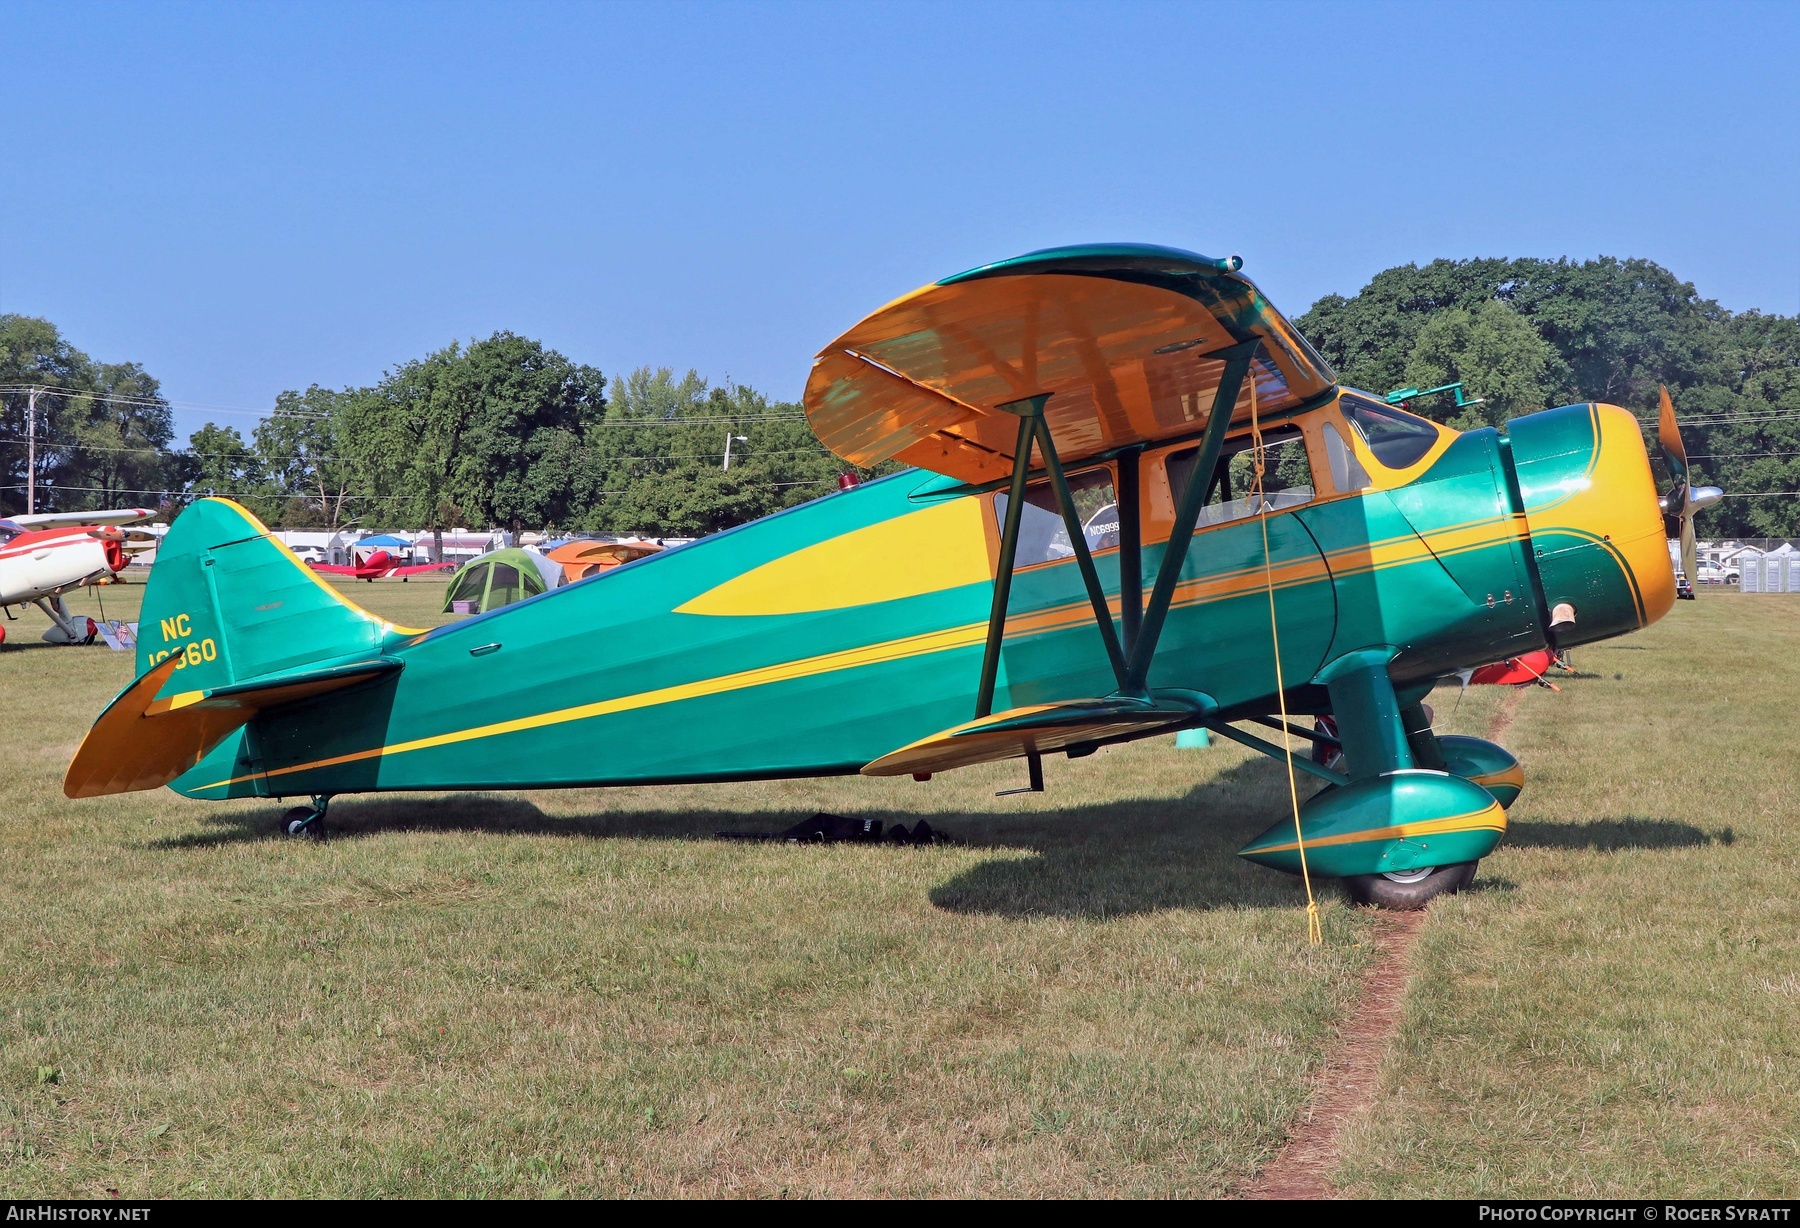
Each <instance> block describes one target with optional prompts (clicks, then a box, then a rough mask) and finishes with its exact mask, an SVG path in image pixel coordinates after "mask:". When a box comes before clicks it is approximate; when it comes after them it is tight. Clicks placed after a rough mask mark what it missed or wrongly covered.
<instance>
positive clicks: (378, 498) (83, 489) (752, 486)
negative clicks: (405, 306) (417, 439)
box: [0, 477, 837, 502]
mask: <svg viewBox="0 0 1800 1228" xmlns="http://www.w3.org/2000/svg"><path fill="white" fill-rule="evenodd" d="M836 481H837V479H836V478H835V477H831V478H805V479H802V480H799V481H794V482H746V483H744V488H745V489H748V490H785V489H788V488H790V487H795V486H824V485H826V484H828V483H834V482H836ZM24 489H25V487H24V486H22V485H19V486H0V490H24ZM39 489H40V490H42V491H44V492H46V493H48V492H54V491H76V492H79V493H82V494H101V495H160V496H163V497H165V498H169V497H179V498H190V499H204V498H208V497H210V496H213V495H217V496H220V497H222V498H226V499H263V498H270V497H274V498H279V499H317V498H321V497H322V498H327V499H334V500H337V499H366V500H368V501H370V502H389V501H393V500H403V499H412V498H415V497H416V496H414V495H363V494H354V493H350V492H344V493H342V494H336V493H334V494H330V495H325V496H320V495H317V494H314V493H312V492H310V491H270V490H214V489H207V490H202V489H199V488H197V487H196V488H193V489H189V490H172V489H168V490H144V489H134V488H132V487H108V486H41V487H39ZM593 493H594V494H596V495H601V496H605V495H624V494H630V493H631V491H630V489H629V488H627V489H624V490H597V491H595V492H593Z"/></svg>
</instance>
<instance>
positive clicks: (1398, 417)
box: [1338, 396, 1438, 469]
mask: <svg viewBox="0 0 1800 1228" xmlns="http://www.w3.org/2000/svg"><path fill="white" fill-rule="evenodd" d="M1338 404H1339V406H1340V407H1341V408H1342V409H1343V411H1344V417H1346V418H1348V419H1350V421H1351V423H1352V424H1354V425H1355V427H1356V429H1357V431H1358V432H1359V433H1360V434H1361V435H1362V437H1363V442H1364V443H1366V444H1368V445H1369V451H1371V452H1373V453H1374V454H1375V459H1376V460H1378V461H1380V462H1381V463H1382V464H1384V465H1386V466H1387V467H1388V468H1389V469H1405V468H1406V467H1407V466H1408V465H1413V464H1417V463H1418V460H1419V458H1420V457H1422V456H1424V455H1425V454H1426V453H1427V452H1429V451H1431V449H1432V447H1433V445H1435V444H1436V443H1437V441H1438V429H1437V427H1436V426H1435V425H1433V424H1432V423H1430V422H1427V421H1426V420H1425V419H1423V418H1420V417H1417V416H1415V415H1413V414H1409V413H1407V412H1406V411H1405V410H1403V409H1395V408H1394V407H1393V406H1392V405H1383V404H1381V403H1380V402H1377V401H1365V400H1363V399H1362V398H1361V397H1352V396H1346V397H1344V398H1343V399H1342V400H1341V401H1339V402H1338Z"/></svg>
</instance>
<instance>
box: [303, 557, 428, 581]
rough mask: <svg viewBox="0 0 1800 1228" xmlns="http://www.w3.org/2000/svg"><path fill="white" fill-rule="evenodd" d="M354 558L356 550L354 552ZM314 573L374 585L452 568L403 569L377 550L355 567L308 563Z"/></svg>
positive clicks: (423, 565) (414, 566) (422, 566)
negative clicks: (342, 577) (397, 578)
mask: <svg viewBox="0 0 1800 1228" xmlns="http://www.w3.org/2000/svg"><path fill="white" fill-rule="evenodd" d="M352 557H354V549H353V550H352ZM307 566H308V567H311V568H312V569H313V570H314V571H323V572H329V573H330V574H331V575H334V576H353V577H355V578H356V579H358V580H367V581H368V582H369V583H371V584H373V583H374V582H375V581H377V580H390V579H392V578H393V577H395V576H399V577H400V578H401V579H402V580H404V579H406V577H408V576H417V575H421V574H423V573H425V572H428V571H442V570H444V569H445V568H447V567H449V566H451V564H449V563H415V564H411V565H409V566H405V567H402V566H401V565H400V561H399V560H398V559H396V558H395V557H394V556H393V555H391V554H389V553H388V552H387V551H386V550H376V551H374V552H373V553H372V554H367V555H364V556H363V557H362V558H361V559H359V560H358V561H357V564H356V566H354V567H340V566H338V565H337V564H335V563H308V564H307Z"/></svg>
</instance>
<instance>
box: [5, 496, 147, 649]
mask: <svg viewBox="0 0 1800 1228" xmlns="http://www.w3.org/2000/svg"><path fill="white" fill-rule="evenodd" d="M155 516H156V513H155V512H153V511H151V510H150V509H149V508H143V507H129V508H120V509H118V510H116V511H109V512H39V513H36V514H35V515H30V516H14V517H13V518H12V519H10V520H0V606H5V607H11V606H15V605H25V604H27V603H29V604H31V605H35V606H37V608H38V609H40V610H42V611H43V612H44V613H45V614H46V615H48V616H49V618H50V623H51V626H50V629H49V630H48V631H46V632H44V638H45V639H46V640H48V641H50V643H52V644H86V643H89V642H91V641H92V640H93V638H94V634H95V631H96V628H95V626H94V620H93V619H91V618H85V617H82V616H80V615H76V614H71V613H70V612H69V607H68V606H67V605H65V604H64V603H63V596H62V595H63V594H64V593H66V592H68V591H69V590H70V589H75V588H80V587H82V586H83V585H85V584H93V583H95V582H96V581H98V580H102V579H111V578H112V577H113V576H116V575H118V574H119V573H120V572H121V571H124V570H125V566H126V564H127V563H129V562H130V561H131V557H130V556H131V555H132V554H134V553H136V552H137V551H138V550H143V549H147V548H148V547H150V546H151V545H154V544H155V542H156V535H155V534H153V533H147V532H144V531H143V530H132V529H128V528H126V527H125V526H127V525H134V524H142V523H143V522H144V521H146V520H150V519H152V518H154V517H155ZM7 613H8V614H10V613H11V610H10V608H9V609H8V610H7ZM5 638H6V637H5V632H4V628H0V640H4V639H5Z"/></svg>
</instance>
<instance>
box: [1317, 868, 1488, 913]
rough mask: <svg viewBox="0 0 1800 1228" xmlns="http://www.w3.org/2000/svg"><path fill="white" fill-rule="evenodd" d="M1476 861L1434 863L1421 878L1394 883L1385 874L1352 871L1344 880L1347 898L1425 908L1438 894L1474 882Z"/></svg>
mask: <svg viewBox="0 0 1800 1228" xmlns="http://www.w3.org/2000/svg"><path fill="white" fill-rule="evenodd" d="M1480 864H1481V863H1480V862H1479V861H1465V862H1462V863H1460V864H1458V865H1454V866H1436V867H1434V868H1433V869H1432V870H1431V872H1430V873H1428V874H1426V875H1425V876H1424V877H1423V878H1420V879H1416V880H1414V881H1412V882H1398V881H1396V880H1394V879H1392V878H1389V877H1388V876H1387V875H1386V874H1354V875H1351V876H1350V877H1349V878H1346V879H1345V880H1344V887H1345V889H1346V890H1348V891H1349V892H1350V898H1351V899H1352V900H1355V901H1356V902H1357V903H1358V904H1369V905H1372V906H1373V907H1375V908H1387V909H1392V910H1395V911H1400V912H1408V911H1412V910H1414V909H1419V908H1423V907H1425V905H1427V904H1429V903H1430V902H1431V901H1432V900H1435V899H1437V897H1438V896H1440V895H1454V894H1455V893H1456V892H1458V891H1461V890H1462V889H1463V888H1464V887H1467V886H1468V885H1469V884H1470V883H1472V882H1474V881H1475V867H1476V866H1478V865H1480Z"/></svg>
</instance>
